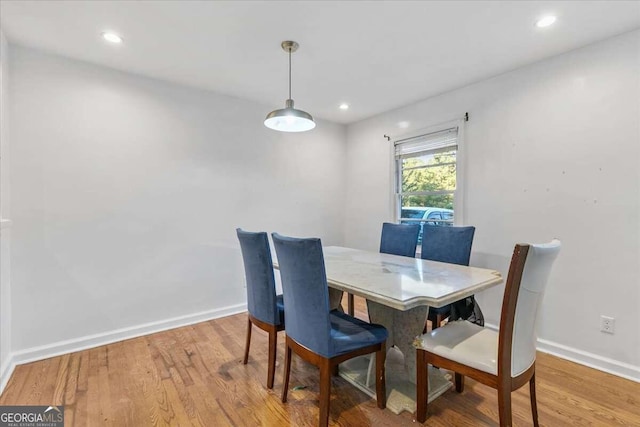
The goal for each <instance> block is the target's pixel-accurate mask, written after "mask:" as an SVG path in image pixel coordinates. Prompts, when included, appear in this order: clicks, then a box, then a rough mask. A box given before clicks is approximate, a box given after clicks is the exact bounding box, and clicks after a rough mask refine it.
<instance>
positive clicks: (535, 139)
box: [345, 31, 640, 380]
mask: <svg viewBox="0 0 640 427" xmlns="http://www.w3.org/2000/svg"><path fill="white" fill-rule="evenodd" d="M639 40H640V32H638V31H636V32H632V33H628V34H625V35H622V36H619V37H616V38H613V39H610V40H606V41H603V42H601V43H598V44H594V45H591V46H588V47H585V48H582V49H579V50H575V51H572V52H569V53H567V54H564V55H560V56H557V57H554V58H551V59H548V60H545V61H542V62H539V63H536V64H533V65H530V66H527V67H525V68H521V69H518V70H516V71H513V72H510V73H507V74H503V75H500V76H498V77H495V78H492V79H490V80H486V81H483V82H480V83H477V84H473V85H470V86H467V87H465V88H462V89H460V90H456V91H453V92H449V93H445V94H443V95H440V96H437V97H434V98H430V99H427V100H425V101H422V102H419V103H416V104H413V105H410V106H407V107H404V108H401V109H398V110H394V111H391V112H388V113H385V114H382V115H379V116H377V117H373V118H371V119H368V120H365V121H362V122H359V123H356V124H354V125H351V126H349V127H348V148H347V164H348V165H349V168H348V169H347V183H348V189H347V200H348V202H347V213H346V222H345V244H346V245H347V246H353V247H361V248H365V249H371V250H376V249H377V245H378V242H379V236H380V224H381V223H382V221H385V220H391V219H393V214H392V212H391V210H390V209H389V206H390V204H389V192H390V188H391V185H392V183H391V181H390V176H391V175H390V167H391V163H390V160H389V159H390V150H389V144H390V143H388V142H386V140H385V139H383V138H382V136H383V134H401V133H406V132H411V131H412V130H416V129H419V128H421V127H426V126H428V125H431V124H436V123H439V122H443V121H447V120H450V119H453V118H456V117H457V116H460V115H461V114H463V113H464V112H465V111H468V112H469V115H470V121H469V122H468V123H467V125H466V147H467V154H468V157H467V159H468V161H467V164H468V166H467V169H466V197H465V217H466V221H465V222H466V223H467V224H472V225H475V226H476V227H477V229H476V236H475V241H474V245H473V254H472V260H471V262H472V264H473V265H477V266H486V267H491V268H495V269H499V270H500V271H502V272H503V274H504V276H505V277H506V272H507V267H508V262H509V259H510V256H511V253H512V251H513V246H514V244H515V243H517V242H545V241H548V240H550V239H551V238H553V237H559V238H560V239H561V240H562V242H563V249H562V252H561V254H560V257H559V258H558V260H557V262H556V266H555V269H554V272H553V275H552V278H551V282H550V284H549V287H548V291H547V294H546V298H545V301H544V306H543V308H542V313H541V319H540V324H539V336H540V338H541V340H542V341H541V342H540V348H543V349H545V350H547V351H553V352H555V353H558V354H562V355H563V356H565V357H569V358H574V359H576V360H580V361H582V362H583V363H589V364H592V365H596V366H598V367H600V368H603V369H609V370H613V371H615V372H617V373H619V374H622V375H626V376H629V377H633V378H636V379H638V380H640V327H639V325H640V314H639V313H640V310H638V307H639V306H640V286H639V285H640V274H639V261H640V245H639V241H640V227H639V224H640V214H639V205H640V203H639V199H640V175H639V172H638V171H639V169H640V41H639ZM399 73H400V74H401V68H399ZM399 78H401V75H400V76H399ZM401 121H408V122H410V124H411V125H410V128H409V129H402V130H401V129H399V128H398V126H397V124H398V123H399V122H401ZM502 291H503V287H500V288H496V289H492V290H489V291H487V292H485V293H484V294H482V295H479V296H478V300H479V302H480V304H481V307H482V308H483V309H484V311H485V315H486V317H487V320H488V321H489V322H490V323H493V324H498V317H499V307H500V304H501V298H502ZM601 314H605V315H609V316H613V317H615V318H616V333H615V335H607V334H604V333H601V332H600V330H599V329H600V315H601ZM565 347H566V348H565Z"/></svg>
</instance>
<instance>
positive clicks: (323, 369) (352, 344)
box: [272, 233, 387, 426]
mask: <svg viewBox="0 0 640 427" xmlns="http://www.w3.org/2000/svg"><path fill="white" fill-rule="evenodd" d="M272 236H273V243H274V246H275V248H276V253H277V254H278V264H279V268H280V277H281V279H282V290H283V293H284V303H285V310H286V311H285V312H286V316H287V325H286V333H287V338H286V351H285V367H284V383H283V387H282V402H286V401H287V393H288V390H289V374H290V372H291V351H294V352H295V353H296V354H297V355H298V356H300V357H302V358H303V359H304V360H306V361H307V362H309V363H311V364H313V365H315V366H317V367H318V368H319V369H320V417H319V425H320V426H327V425H328V422H329V401H330V396H331V375H332V373H334V372H336V369H337V366H338V364H339V363H342V362H344V361H345V360H348V359H351V358H353V357H356V356H360V355H363V354H368V353H374V352H375V353H376V396H377V402H378V407H379V408H384V407H385V406H386V390H385V372H384V362H385V356H386V346H385V344H386V340H387V330H386V329H385V328H384V327H383V326H380V325H373V324H370V323H366V322H363V321H361V320H359V319H356V318H355V317H352V316H349V315H348V314H345V313H342V312H339V311H337V310H333V311H331V312H330V311H329V288H328V286H327V276H326V272H325V267H324V257H323V254H322V244H321V243H320V239H316V238H310V239H297V238H293V237H285V236H281V235H278V234H276V233H274V234H272Z"/></svg>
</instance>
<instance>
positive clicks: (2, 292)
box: [0, 31, 11, 391]
mask: <svg viewBox="0 0 640 427" xmlns="http://www.w3.org/2000/svg"><path fill="white" fill-rule="evenodd" d="M8 71H9V45H8V43H7V39H6V38H5V36H4V34H3V33H2V31H0V391H2V388H3V387H4V384H5V383H6V381H8V380H9V376H10V372H11V283H10V267H11V266H10V256H9V255H10V249H11V230H10V225H11V221H10V218H11V216H10V209H9V207H10V206H9V123H8V117H9V103H8V102H9V73H8Z"/></svg>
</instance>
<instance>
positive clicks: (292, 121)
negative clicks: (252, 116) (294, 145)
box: [264, 41, 316, 132]
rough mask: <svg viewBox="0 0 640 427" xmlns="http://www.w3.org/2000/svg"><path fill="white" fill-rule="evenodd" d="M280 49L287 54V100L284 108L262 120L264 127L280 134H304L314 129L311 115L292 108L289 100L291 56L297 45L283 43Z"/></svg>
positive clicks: (292, 42) (290, 42)
mask: <svg viewBox="0 0 640 427" xmlns="http://www.w3.org/2000/svg"><path fill="white" fill-rule="evenodd" d="M281 46H282V49H283V50H284V51H285V52H288V53H289V99H287V101H286V104H285V108H282V109H280V110H274V111H272V112H270V113H269V114H267V117H266V118H265V119H264V125H265V126H266V127H268V128H269V129H273V130H278V131H281V132H304V131H307V130H311V129H313V128H314V127H316V123H315V122H314V121H313V117H311V114H309V113H307V112H306V111H302V110H297V109H295V108H293V99H291V54H292V53H293V52H295V51H296V50H298V46H299V45H298V43H296V42H294V41H284V42H282V44H281Z"/></svg>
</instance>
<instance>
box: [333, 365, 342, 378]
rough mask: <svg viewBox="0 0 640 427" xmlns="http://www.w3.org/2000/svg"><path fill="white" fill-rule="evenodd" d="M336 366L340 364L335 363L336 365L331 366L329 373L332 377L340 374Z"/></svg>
mask: <svg viewBox="0 0 640 427" xmlns="http://www.w3.org/2000/svg"><path fill="white" fill-rule="evenodd" d="M338 366H340V365H338V364H336V365H333V366H332V367H331V374H332V375H333V376H334V377H337V376H338V375H339V374H340V369H339V368H338Z"/></svg>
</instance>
